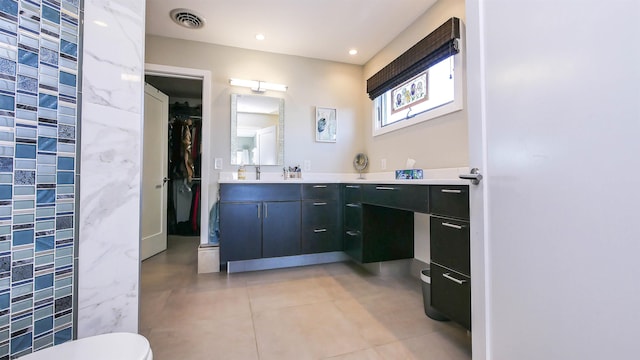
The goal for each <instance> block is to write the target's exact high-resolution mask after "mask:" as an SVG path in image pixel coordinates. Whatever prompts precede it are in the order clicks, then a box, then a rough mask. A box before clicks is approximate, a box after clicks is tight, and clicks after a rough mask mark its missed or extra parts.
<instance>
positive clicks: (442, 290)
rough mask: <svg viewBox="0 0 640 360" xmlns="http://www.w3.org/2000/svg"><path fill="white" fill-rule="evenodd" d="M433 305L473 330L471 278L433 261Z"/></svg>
mask: <svg viewBox="0 0 640 360" xmlns="http://www.w3.org/2000/svg"><path fill="white" fill-rule="evenodd" d="M431 306H433V308H434V309H436V310H438V311H440V312H441V313H443V314H445V315H446V316H447V317H448V318H450V319H451V320H454V321H455V322H457V323H459V324H460V325H462V326H464V327H465V328H467V329H469V330H471V279H470V278H468V277H466V276H464V275H462V274H459V273H457V272H455V271H451V270H449V269H447V268H444V267H441V266H438V265H437V264H433V263H432V264H431Z"/></svg>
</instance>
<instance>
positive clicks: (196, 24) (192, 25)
mask: <svg viewBox="0 0 640 360" xmlns="http://www.w3.org/2000/svg"><path fill="white" fill-rule="evenodd" d="M169 14H170V16H171V19H172V20H173V21H174V22H175V23H176V24H178V25H180V26H183V27H186V28H187V29H200V28H202V27H203V26H204V18H203V17H201V16H200V15H198V14H196V13H195V12H194V11H193V10H189V9H173V10H171V12H170V13H169Z"/></svg>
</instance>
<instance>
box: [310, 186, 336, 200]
mask: <svg viewBox="0 0 640 360" xmlns="http://www.w3.org/2000/svg"><path fill="white" fill-rule="evenodd" d="M338 193H339V186H338V184H303V185H302V199H303V200H309V199H315V200H337V199H338Z"/></svg>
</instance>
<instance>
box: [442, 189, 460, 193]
mask: <svg viewBox="0 0 640 360" xmlns="http://www.w3.org/2000/svg"><path fill="white" fill-rule="evenodd" d="M440 191H442V192H443V193H447V194H462V190H457V189H442V190H440Z"/></svg>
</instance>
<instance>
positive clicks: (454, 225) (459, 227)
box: [442, 222, 463, 230]
mask: <svg viewBox="0 0 640 360" xmlns="http://www.w3.org/2000/svg"><path fill="white" fill-rule="evenodd" d="M442 226H446V227H449V228H452V229H457V230H462V228H463V226H460V225H456V224H452V223H447V222H443V223H442Z"/></svg>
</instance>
